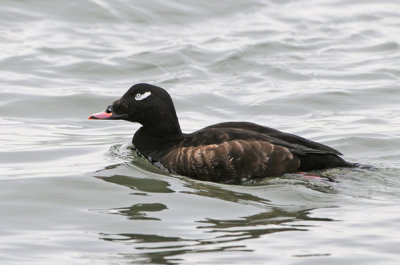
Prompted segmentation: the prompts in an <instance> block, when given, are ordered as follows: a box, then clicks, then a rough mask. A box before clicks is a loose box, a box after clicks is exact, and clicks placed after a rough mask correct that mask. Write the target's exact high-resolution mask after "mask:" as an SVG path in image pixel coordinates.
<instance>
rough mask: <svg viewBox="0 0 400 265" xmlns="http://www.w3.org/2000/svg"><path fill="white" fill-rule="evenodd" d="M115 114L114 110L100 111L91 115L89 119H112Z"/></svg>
mask: <svg viewBox="0 0 400 265" xmlns="http://www.w3.org/2000/svg"><path fill="white" fill-rule="evenodd" d="M112 116H113V114H112V112H105V111H104V112H99V113H95V114H92V115H90V116H89V118H88V119H89V120H110V119H111V117H112Z"/></svg>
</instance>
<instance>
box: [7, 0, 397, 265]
mask: <svg viewBox="0 0 400 265" xmlns="http://www.w3.org/2000/svg"><path fill="white" fill-rule="evenodd" d="M399 36H400V2H399V1H397V0H387V1H385V0H384V1H358V0H349V1H344V0H326V1H322V0H320V1H317V0H315V1H313V0H310V1H306V0H304V1H300V0H297V1H296V0H284V1H277V0H265V1H262V0H259V1H257V0H249V1H240V0H232V1H228V0H226V1H180V0H179V1H178V0H174V1H161V0H156V1H144V0H142V1H128V0H118V1H108V0H91V1H88V0H82V1H59V0H54V1H44V0H41V1H40V0H35V1H15V0H13V1H7V0H4V1H2V7H1V9H0V49H1V53H0V146H1V149H0V164H1V171H0V210H1V217H0V263H1V264H10V265H14V264H18V265H20V264H307V265H310V264H324V265H325V264H362V265H365V264H374V265H375V264H385V265H386V264H396V265H397V264H399V262H400V256H399V253H400V239H399V238H400V234H399V231H400V225H399V224H400V209H399V206H398V205H399V202H400V195H399V194H400V163H399V161H400V114H399V113H400V105H399V99H400V88H399V80H400V71H399V61H400V37H399ZM139 82H148V83H153V84H156V85H159V86H162V87H164V88H166V89H167V90H168V91H169V92H170V94H171V95H172V97H173V99H174V102H175V105H176V109H177V112H178V116H179V119H180V122H181V127H182V128H183V130H184V131H185V132H191V131H194V130H196V129H200V128H202V127H204V126H206V125H209V124H212V123H216V122H222V121H229V120H236V121H252V122H256V123H259V124H263V125H267V126H270V127H274V128H277V129H280V130H284V131H288V132H291V133H295V134H299V135H302V136H304V137H307V138H310V139H313V140H316V141H319V142H322V143H325V144H327V145H330V146H332V147H334V148H336V149H338V150H340V151H341V152H343V153H344V154H345V158H346V159H347V160H349V161H355V162H358V163H362V164H368V165H372V166H373V168H360V169H354V170H349V169H332V170H328V171H325V172H321V174H322V175H323V176H324V177H323V178H321V179H319V178H305V177H303V176H300V175H297V174H292V175H286V176H284V177H282V178H274V179H265V180H262V181H260V182H258V183H256V184H247V185H242V186H235V185H222V184H214V183H208V182H200V181H195V180H191V179H188V178H185V177H181V176H170V175H165V174H163V173H162V172H159V171H158V170H156V169H155V168H154V167H152V166H151V165H149V164H148V163H146V161H144V160H142V159H140V158H138V157H137V156H136V155H135V154H134V153H133V152H132V150H131V144H130V141H131V138H132V135H133V133H134V131H135V130H137V129H138V125H137V124H128V123H127V122H123V121H107V122H106V121H89V120H87V117H88V115H90V114H91V113H94V112H98V111H102V110H104V109H105V108H106V106H107V105H108V104H110V103H111V102H112V101H114V100H116V99H118V98H119V97H120V96H121V95H122V94H123V93H124V92H125V90H126V89H128V88H129V87H130V86H131V85H132V84H134V83H139Z"/></svg>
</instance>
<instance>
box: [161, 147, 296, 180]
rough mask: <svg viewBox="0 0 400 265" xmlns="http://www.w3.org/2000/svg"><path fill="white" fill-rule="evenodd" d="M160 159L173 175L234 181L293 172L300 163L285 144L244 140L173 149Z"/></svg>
mask: <svg viewBox="0 0 400 265" xmlns="http://www.w3.org/2000/svg"><path fill="white" fill-rule="evenodd" d="M160 162H161V164H163V165H164V166H165V167H166V168H167V169H168V170H169V171H170V172H171V173H174V174H179V175H184V176H188V177H192V178H196V179H201V180H209V181H217V182H227V181H229V182H235V183H240V182H241V180H242V179H243V178H245V179H247V178H263V177H268V176H278V175H282V174H284V173H288V172H294V171H296V170H297V169H298V167H299V166H300V161H299V159H298V158H297V157H296V156H294V155H293V154H292V153H291V152H290V151H289V150H288V149H287V148H285V147H282V146H277V145H273V144H271V143H269V142H265V141H244V140H233V141H227V142H223V143H220V144H210V145H200V146H195V147H193V146H188V147H180V148H175V149H173V150H171V151H170V152H168V153H166V154H165V155H164V156H162V157H161V159H160ZM232 180H233V181H232Z"/></svg>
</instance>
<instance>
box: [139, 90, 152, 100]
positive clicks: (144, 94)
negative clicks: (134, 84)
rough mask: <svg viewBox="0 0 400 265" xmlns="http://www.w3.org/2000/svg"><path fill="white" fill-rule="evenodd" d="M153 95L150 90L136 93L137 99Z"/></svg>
mask: <svg viewBox="0 0 400 265" xmlns="http://www.w3.org/2000/svg"><path fill="white" fill-rule="evenodd" d="M150 95H151V92H150V91H147V92H144V93H143V94H140V93H137V94H136V95H135V100H143V99H145V98H147V97H149V96H150Z"/></svg>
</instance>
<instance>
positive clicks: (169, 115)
mask: <svg viewBox="0 0 400 265" xmlns="http://www.w3.org/2000/svg"><path fill="white" fill-rule="evenodd" d="M89 119H96V120H126V121H130V122H137V123H140V124H142V125H143V127H142V128H143V130H144V131H146V132H148V134H150V135H163V136H167V135H171V134H182V132H181V129H180V126H179V122H178V118H177V116H176V111H175V107H174V104H173V102H172V99H171V97H170V95H169V94H168V92H167V91H166V90H164V89H163V88H161V87H157V86H154V85H150V84H145V83H141V84H136V85H133V86H132V87H131V88H130V89H129V90H128V91H127V92H126V93H125V94H124V95H123V96H122V97H121V98H120V99H119V100H117V101H115V102H114V103H113V104H111V105H109V106H108V107H107V109H106V110H105V111H104V112H99V113H95V114H92V115H91V116H90V117H89Z"/></svg>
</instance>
